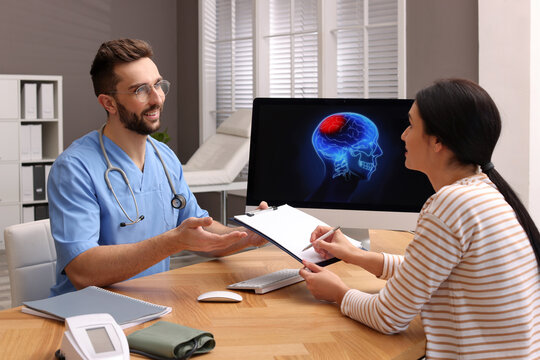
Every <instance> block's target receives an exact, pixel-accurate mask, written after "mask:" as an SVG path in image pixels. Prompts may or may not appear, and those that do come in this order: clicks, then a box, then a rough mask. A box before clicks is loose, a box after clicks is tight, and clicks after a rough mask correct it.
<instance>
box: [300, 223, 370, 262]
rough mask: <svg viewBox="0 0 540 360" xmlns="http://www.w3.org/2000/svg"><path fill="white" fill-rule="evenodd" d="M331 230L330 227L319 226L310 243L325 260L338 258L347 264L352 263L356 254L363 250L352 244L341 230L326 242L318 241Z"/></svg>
mask: <svg viewBox="0 0 540 360" xmlns="http://www.w3.org/2000/svg"><path fill="white" fill-rule="evenodd" d="M330 230H332V228H331V227H328V226H317V228H316V229H315V230H314V231H313V232H312V233H311V238H310V241H311V243H312V244H313V248H314V249H315V251H316V252H317V253H319V254H320V255H321V256H322V257H323V258H325V259H329V258H331V257H337V258H338V259H341V260H343V261H345V262H352V257H353V256H354V254H356V253H357V252H358V251H362V250H359V249H358V248H356V247H355V246H354V245H353V244H351V242H350V241H349V240H348V239H347V238H346V237H345V235H343V233H342V232H341V230H336V231H335V232H334V233H333V234H331V235H330V236H328V237H326V238H325V239H324V240H317V239H319V238H320V237H321V236H323V235H324V234H326V233H328V232H329V231H330Z"/></svg>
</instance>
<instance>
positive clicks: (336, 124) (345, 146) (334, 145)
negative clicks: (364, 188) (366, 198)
mask: <svg viewBox="0 0 540 360" xmlns="http://www.w3.org/2000/svg"><path fill="white" fill-rule="evenodd" d="M378 139H379V131H378V129H377V126H376V125H375V124H374V123H373V122H372V121H371V120H370V119H368V118H367V117H365V116H363V115H360V114H357V113H352V112H344V113H337V114H332V115H330V116H328V117H326V118H325V119H324V120H323V121H321V122H320V123H319V125H318V126H317V128H316V129H315V131H314V132H313V137H312V143H313V147H314V148H315V151H316V152H317V154H318V155H319V157H320V158H321V159H323V162H324V163H325V165H328V163H330V165H331V166H332V168H333V169H332V178H336V177H339V176H342V177H344V178H345V179H347V180H350V179H351V178H352V177H358V178H360V179H361V180H369V179H370V178H371V175H372V174H373V172H374V171H375V170H377V158H378V157H379V156H381V155H382V154H383V151H382V149H381V147H380V146H379V144H378V142H377V141H378Z"/></svg>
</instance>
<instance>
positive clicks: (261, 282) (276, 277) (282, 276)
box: [227, 269, 304, 294]
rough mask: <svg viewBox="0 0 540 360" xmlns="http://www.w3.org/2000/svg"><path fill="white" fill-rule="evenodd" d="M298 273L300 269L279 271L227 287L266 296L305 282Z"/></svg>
mask: <svg viewBox="0 0 540 360" xmlns="http://www.w3.org/2000/svg"><path fill="white" fill-rule="evenodd" d="M298 272H299V270H298V269H283V270H278V271H276V272H273V273H270V274H264V275H261V276H257V277H255V278H252V279H248V280H244V281H240V282H237V283H235V284H230V285H228V286H227V289H233V290H255V293H257V294H265V293H267V292H269V291H272V290H276V289H280V288H282V287H284V286H287V285H291V284H295V283H297V282H300V281H302V280H304V278H303V277H301V276H300V275H299V274H298Z"/></svg>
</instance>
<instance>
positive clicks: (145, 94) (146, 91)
mask: <svg viewBox="0 0 540 360" xmlns="http://www.w3.org/2000/svg"><path fill="white" fill-rule="evenodd" d="M152 88H154V90H155V91H156V92H157V93H158V95H159V96H160V97H162V98H164V97H165V95H167V93H168V92H169V89H170V88H171V83H170V82H168V81H167V80H160V81H158V82H157V83H155V84H154V85H148V84H143V85H141V86H139V87H138V88H137V89H135V91H109V92H108V94H132V95H135V96H136V97H137V100H139V101H140V102H142V103H144V102H147V101H148V99H149V98H150V95H151V94H152Z"/></svg>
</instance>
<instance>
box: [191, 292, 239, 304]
mask: <svg viewBox="0 0 540 360" xmlns="http://www.w3.org/2000/svg"><path fill="white" fill-rule="evenodd" d="M197 300H199V301H206V302H240V301H242V295H239V294H237V293H234V292H232V291H209V292H205V293H204V294H201V295H199V297H198V298H197Z"/></svg>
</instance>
